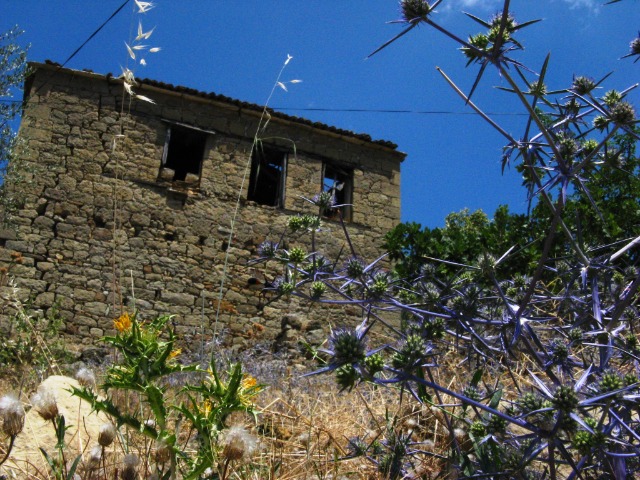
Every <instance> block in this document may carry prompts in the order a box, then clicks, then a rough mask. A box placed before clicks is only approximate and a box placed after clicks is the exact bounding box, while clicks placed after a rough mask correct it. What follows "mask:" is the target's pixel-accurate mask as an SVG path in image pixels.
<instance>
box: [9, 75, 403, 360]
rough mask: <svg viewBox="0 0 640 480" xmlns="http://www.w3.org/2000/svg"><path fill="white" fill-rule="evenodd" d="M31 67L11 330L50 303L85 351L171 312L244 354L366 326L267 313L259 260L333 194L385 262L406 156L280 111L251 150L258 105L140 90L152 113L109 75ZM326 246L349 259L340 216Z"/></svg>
mask: <svg viewBox="0 0 640 480" xmlns="http://www.w3.org/2000/svg"><path fill="white" fill-rule="evenodd" d="M32 68H33V73H32V75H31V76H30V78H29V79H28V81H27V82H26V85H25V98H26V99H27V100H28V101H27V102H26V106H25V109H24V113H23V116H22V123H21V127H20V131H19V138H20V139H21V145H20V147H19V152H20V153H19V156H20V157H19V158H20V165H21V168H22V169H23V170H24V171H25V172H27V173H25V178H24V179H23V180H22V181H20V182H19V183H16V184H9V185H8V188H9V189H11V190H12V191H13V192H15V193H16V194H17V197H19V198H21V204H20V205H19V209H18V210H17V212H16V213H15V215H14V216H13V217H12V219H11V220H12V223H11V225H12V226H11V227H10V228H8V229H5V230H2V231H0V296H1V297H0V325H1V326H2V328H3V331H4V332H5V333H6V332H8V331H9V329H10V328H11V325H10V320H11V316H12V314H13V312H14V308H15V304H14V300H15V299H16V298H18V299H19V300H21V301H22V302H26V301H27V300H28V299H31V301H32V306H31V308H33V309H34V310H35V311H41V312H45V313H46V312H47V311H48V310H49V309H52V308H55V309H56V310H57V314H58V315H60V316H61V317H62V319H63V321H64V334H65V335H67V336H68V337H69V338H70V339H72V340H74V343H76V344H78V345H80V344H82V345H85V346H86V345H90V344H92V343H94V342H95V341H96V340H98V339H99V338H100V337H102V336H104V335H105V334H109V333H112V332H113V319H114V318H116V317H118V316H119V315H120V313H121V312H122V311H123V310H128V311H129V312H131V311H133V310H134V309H137V310H138V311H139V312H140V315H141V316H142V317H143V318H150V317H152V316H155V315H161V314H171V315H174V316H175V317H174V324H175V325H176V329H177V332H178V334H179V335H180V336H181V337H182V338H183V339H184V340H185V341H186V343H187V345H189V343H190V342H193V345H195V344H196V343H199V341H200V340H202V338H203V336H204V338H206V339H207V341H208V340H210V339H211V338H212V336H213V335H214V333H215V334H216V335H217V336H218V337H219V340H220V341H221V342H223V343H225V344H227V345H230V346H232V347H235V348H244V347H245V346H247V345H248V344H255V343H264V344H265V345H266V344H269V345H271V344H273V343H274V342H275V343H276V344H278V345H280V346H282V345H284V346H285V348H286V347H287V346H291V345H293V344H295V342H296V341H297V340H298V338H299V336H301V335H303V336H304V337H305V338H306V340H307V341H310V342H311V343H314V342H315V343H317V342H320V341H321V340H322V339H323V338H325V334H326V332H327V331H328V328H329V326H330V325H333V326H336V325H342V324H344V323H345V322H347V321H350V320H349V319H351V320H353V319H354V318H357V316H358V315H359V314H360V312H358V311H357V309H354V308H346V307H335V306H334V307H330V306H326V305H317V304H310V303H309V302H301V301H296V300H295V299H285V298H281V299H279V300H277V301H275V302H270V301H269V294H265V293H264V292H261V290H260V285H261V283H262V282H263V281H266V282H269V281H271V280H273V278H274V277H275V276H276V275H277V272H275V271H273V272H271V271H264V270H263V268H262V267H255V266H251V265H250V264H248V261H249V260H251V259H254V258H256V256H257V247H258V245H259V244H260V243H261V242H263V241H264V240H266V239H269V240H273V241H279V239H280V238H281V236H282V234H283V232H284V231H285V228H286V224H287V221H288V218H289V217H290V216H292V215H296V214H303V213H312V212H314V211H315V207H314V206H313V205H311V204H310V203H309V202H308V201H306V200H305V199H304V198H303V197H306V198H311V197H313V196H314V195H315V194H317V193H319V192H320V191H321V190H322V189H323V185H324V189H325V190H327V189H333V191H334V192H335V193H336V194H337V195H338V196H340V197H341V199H342V200H343V201H347V202H348V203H350V204H351V206H350V207H343V210H344V211H343V214H344V215H345V217H346V218H347V219H348V221H347V230H348V232H349V235H350V238H351V240H352V242H353V245H354V247H355V249H356V251H357V253H358V254H359V255H361V256H362V257H363V258H365V259H369V260H373V259H375V258H376V257H377V256H378V255H379V254H380V243H381V241H382V237H383V235H384V233H385V232H386V231H388V230H389V229H390V228H392V227H393V226H394V225H395V224H397V223H398V222H399V220H400V164H401V162H402V161H403V159H404V157H405V155H404V154H403V153H401V152H399V151H397V150H396V146H395V145H393V144H391V143H389V142H385V141H373V140H371V138H370V137H369V136H367V135H360V134H354V133H353V132H348V131H344V130H340V129H337V128H334V127H329V126H327V125H323V124H313V123H311V122H309V121H308V120H304V119H300V118H296V117H291V116H287V115H284V114H279V113H276V112H273V111H269V112H268V114H267V117H268V123H267V125H266V128H264V129H263V130H261V131H260V133H259V135H258V138H259V140H260V142H258V143H257V144H256V146H255V147H254V148H252V145H253V141H254V136H255V135H256V131H257V129H258V126H259V122H260V120H261V116H262V115H263V112H262V111H263V109H262V107H259V106H257V105H253V104H247V103H243V102H239V101H237V100H233V99H229V98H227V97H223V96H220V95H216V94H210V93H203V92H199V91H196V90H192V89H188V88H184V87H175V86H173V85H166V84H163V83H160V82H156V81H152V80H142V81H140V83H139V86H138V87H137V89H138V92H139V93H140V94H143V95H145V96H147V97H150V98H152V99H153V100H154V102H155V104H151V103H147V102H142V101H136V100H130V99H128V98H126V97H125V96H124V92H123V87H122V81H121V80H120V79H116V78H113V77H111V76H109V75H107V76H105V75H99V74H95V73H92V72H87V71H75V70H69V69H66V68H60V67H59V66H57V65H55V64H49V63H47V64H32ZM265 120H266V119H265V118H263V123H262V126H264V122H265ZM246 171H247V172H249V173H248V174H247V175H245V172H246ZM332 182H333V183H332ZM238 201H239V202H240V208H239V211H238V216H237V219H236V221H235V226H234V229H233V238H232V240H231V242H229V238H230V232H231V227H232V222H233V216H234V210H235V206H236V203H237V202H238ZM288 238H289V237H288ZM306 241H307V239H306V238H302V239H301V240H300V242H301V243H303V244H304V242H306ZM317 242H318V250H319V251H320V252H322V253H323V254H324V255H326V256H327V257H329V258H335V257H337V256H338V255H340V254H341V255H342V257H341V258H342V259H343V260H344V259H346V257H347V256H348V255H350V253H349V248H348V246H347V242H346V240H345V236H344V234H343V231H342V227H341V225H340V223H339V222H338V221H336V220H335V219H331V218H327V219H325V220H324V222H323V228H322V230H321V231H320V232H319V233H318V237H317ZM307 248H308V245H307ZM227 254H228V267H227V270H226V282H225V285H224V288H223V290H222V291H223V299H222V301H221V302H218V296H219V292H220V280H221V278H222V275H223V272H224V271H225V267H224V265H225V256H226V255H227ZM12 279H13V280H12ZM218 310H219V311H220V316H219V319H218V321H217V322H216V321H215V317H216V312H217V311H218Z"/></svg>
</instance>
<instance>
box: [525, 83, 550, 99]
mask: <svg viewBox="0 0 640 480" xmlns="http://www.w3.org/2000/svg"><path fill="white" fill-rule="evenodd" d="M529 93H530V94H532V95H537V96H539V97H541V96H543V95H546V94H547V86H546V85H545V84H544V83H543V82H541V81H539V80H534V81H533V82H531V86H530V87H529Z"/></svg>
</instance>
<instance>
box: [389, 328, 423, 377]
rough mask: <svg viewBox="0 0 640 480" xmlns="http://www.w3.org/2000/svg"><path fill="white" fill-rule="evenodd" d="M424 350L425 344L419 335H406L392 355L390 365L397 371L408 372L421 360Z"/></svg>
mask: <svg viewBox="0 0 640 480" xmlns="http://www.w3.org/2000/svg"><path fill="white" fill-rule="evenodd" d="M425 350H426V344H425V342H424V340H423V339H422V337H421V336H420V335H415V334H412V335H407V338H406V340H405V341H404V342H403V344H402V346H401V347H400V349H399V350H398V351H397V352H395V353H394V355H393V358H392V360H391V363H392V365H393V367H394V368H397V369H399V370H410V369H413V368H414V367H415V366H416V363H417V362H418V361H419V360H421V359H422V358H423V356H424V353H425Z"/></svg>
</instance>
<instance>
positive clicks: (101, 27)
mask: <svg viewBox="0 0 640 480" xmlns="http://www.w3.org/2000/svg"><path fill="white" fill-rule="evenodd" d="M127 3H129V0H124V2H123V3H122V5H120V6H119V7H118V8H117V9H116V10H115V11H114V12H113V13H112V14H111V15H110V16H109V18H107V19H106V20H105V21H104V22H102V25H100V26H99V27H98V28H97V29H96V30H94V32H93V33H92V34H91V35H89V37H88V38H87V39H86V40H85V41H84V42H82V45H80V46H79V47H78V48H76V49H75V50H74V51H73V53H72V54H71V55H69V57H68V58H67V59H66V60H65V61H64V63H63V64H62V65H59V66H58V68H57V70H56V71H58V70H60V69H61V68H63V67H64V66H65V65H67V63H69V62H70V61H71V59H72V58H73V57H75V56H76V55H77V54H78V53H80V51H81V50H82V49H83V48H84V47H85V45H86V44H87V43H89V42H90V41H91V39H92V38H93V37H95V36H96V35H97V34H98V33H99V32H100V30H102V29H103V28H104V27H105V26H106V25H107V24H108V23H109V22H110V21H111V20H113V17H115V16H116V15H117V14H118V13H120V10H122V9H123V8H124V7H125V6H126V5H127ZM54 73H55V72H53V73H51V74H50V75H49V76H48V77H47V78H46V79H45V80H44V82H42V83H41V84H40V86H39V87H38V88H37V90H36V91H35V92H34V93H33V95H36V94H37V93H38V92H39V91H40V89H42V87H44V86H45V85H46V84H47V83H48V82H49V80H50V79H51V77H52V76H53V75H54ZM0 102H2V103H13V102H17V103H23V102H24V100H6V99H0ZM7 122H8V120H5V121H3V122H2V124H1V125H0V128H3V127H4V126H5V125H6V124H7Z"/></svg>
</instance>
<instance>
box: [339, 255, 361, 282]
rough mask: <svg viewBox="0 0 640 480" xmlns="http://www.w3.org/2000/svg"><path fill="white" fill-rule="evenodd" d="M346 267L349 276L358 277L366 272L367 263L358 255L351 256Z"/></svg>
mask: <svg viewBox="0 0 640 480" xmlns="http://www.w3.org/2000/svg"><path fill="white" fill-rule="evenodd" d="M344 268H345V270H346V271H347V276H348V277H349V278H358V277H360V275H362V274H363V273H364V270H365V268H366V264H365V263H364V262H363V261H362V260H361V259H360V258H358V257H351V258H349V259H348V260H347V261H346V262H345V264H344Z"/></svg>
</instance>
